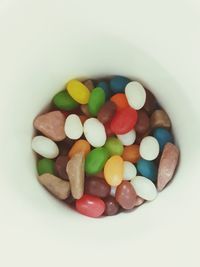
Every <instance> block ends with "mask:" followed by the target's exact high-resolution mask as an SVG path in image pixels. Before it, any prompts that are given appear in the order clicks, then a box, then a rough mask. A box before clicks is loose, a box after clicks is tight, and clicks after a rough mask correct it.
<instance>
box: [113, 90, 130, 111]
mask: <svg viewBox="0 0 200 267" xmlns="http://www.w3.org/2000/svg"><path fill="white" fill-rule="evenodd" d="M110 100H111V101H112V102H113V103H115V105H116V107H117V110H121V109H124V108H126V107H128V101H127V98H126V95H125V94H122V93H118V94H115V95H113V96H112V97H111V98H110Z"/></svg>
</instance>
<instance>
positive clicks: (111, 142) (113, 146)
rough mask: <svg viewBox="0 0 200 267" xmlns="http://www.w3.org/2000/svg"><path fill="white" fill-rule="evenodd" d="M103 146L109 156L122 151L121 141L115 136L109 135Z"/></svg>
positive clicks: (120, 153)
mask: <svg viewBox="0 0 200 267" xmlns="http://www.w3.org/2000/svg"><path fill="white" fill-rule="evenodd" d="M104 147H105V148H106V149H107V150H108V152H109V154H110V156H114V155H119V156H120V155H122V153H123V151H124V147H123V145H122V142H121V141H120V140H119V139H118V138H116V137H109V138H108V139H107V141H106V143H105V145H104Z"/></svg>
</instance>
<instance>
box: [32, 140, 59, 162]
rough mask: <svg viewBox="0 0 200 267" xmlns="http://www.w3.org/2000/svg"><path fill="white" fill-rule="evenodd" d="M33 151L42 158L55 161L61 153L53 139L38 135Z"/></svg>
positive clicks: (34, 141)
mask: <svg viewBox="0 0 200 267" xmlns="http://www.w3.org/2000/svg"><path fill="white" fill-rule="evenodd" d="M32 149H33V151H35V152H36V153H37V154H39V155H40V156H42V157H44V158H47V159H54V158H56V157H57V156H58V153H59V150H58V146H57V144H56V143H55V142H54V141H52V140H51V139H49V138H47V137H45V136H42V135H38V136H35V137H34V138H33V140H32Z"/></svg>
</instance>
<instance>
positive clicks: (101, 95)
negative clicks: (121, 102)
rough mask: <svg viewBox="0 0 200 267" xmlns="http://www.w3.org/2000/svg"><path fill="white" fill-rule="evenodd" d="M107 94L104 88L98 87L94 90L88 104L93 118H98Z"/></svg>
mask: <svg viewBox="0 0 200 267" xmlns="http://www.w3.org/2000/svg"><path fill="white" fill-rule="evenodd" d="M105 99H106V96H105V92H104V90H103V89H102V88H100V87H96V88H94V89H93V90H92V92H91V94H90V98H89V102H88V110H89V112H90V114H91V116H94V117H96V116H97V114H98V112H99V110H100V108H101V107H102V106H103V104H104V103H105Z"/></svg>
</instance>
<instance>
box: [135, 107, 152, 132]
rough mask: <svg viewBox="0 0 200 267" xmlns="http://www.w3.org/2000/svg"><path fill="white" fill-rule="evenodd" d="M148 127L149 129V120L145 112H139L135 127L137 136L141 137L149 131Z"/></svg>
mask: <svg viewBox="0 0 200 267" xmlns="http://www.w3.org/2000/svg"><path fill="white" fill-rule="evenodd" d="M149 127H150V120H149V117H148V114H147V112H146V111H145V110H139V111H138V120H137V123H136V125H135V131H136V132H137V133H138V134H140V135H143V134H145V133H146V132H147V131H148V130H149Z"/></svg>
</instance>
